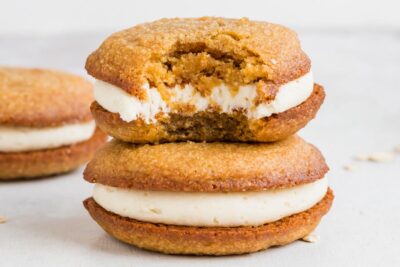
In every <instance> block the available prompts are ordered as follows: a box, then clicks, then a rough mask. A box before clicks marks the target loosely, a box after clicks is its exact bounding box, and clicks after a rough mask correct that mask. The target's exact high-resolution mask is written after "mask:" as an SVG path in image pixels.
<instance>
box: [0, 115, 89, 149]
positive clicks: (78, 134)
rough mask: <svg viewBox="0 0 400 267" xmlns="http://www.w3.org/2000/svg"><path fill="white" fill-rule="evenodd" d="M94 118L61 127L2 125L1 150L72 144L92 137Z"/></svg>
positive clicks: (44, 147)
mask: <svg viewBox="0 0 400 267" xmlns="http://www.w3.org/2000/svg"><path fill="white" fill-rule="evenodd" d="M95 128H96V124H95V122H94V121H93V120H91V121H89V122H85V123H77V124H70V125H63V126H59V127H46V128H31V127H12V126H0V152H22V151H32V150H40V149H49V148H56V147H61V146H64V145H71V144H75V143H79V142H82V141H86V140H88V139H90V138H91V137H92V135H93V133H94V131H95Z"/></svg>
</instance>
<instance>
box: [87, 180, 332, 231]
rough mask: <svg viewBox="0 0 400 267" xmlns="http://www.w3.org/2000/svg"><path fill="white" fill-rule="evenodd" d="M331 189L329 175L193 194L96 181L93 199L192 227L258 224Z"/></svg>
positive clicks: (126, 213)
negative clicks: (266, 187) (285, 184)
mask: <svg viewBox="0 0 400 267" xmlns="http://www.w3.org/2000/svg"><path fill="white" fill-rule="evenodd" d="M327 189H328V181H327V178H322V179H320V180H318V181H315V182H313V183H309V184H305V185H300V186H296V187H292V188H287V189H279V190H272V191H261V192H235V193H193V192H160V191H139V190H132V189H121V188H116V187H110V186H105V185H101V184H96V185H95V187H94V192H93V198H94V200H95V201H96V202H97V203H98V204H99V205H100V206H101V207H103V208H104V209H106V210H108V211H110V212H112V213H115V214H118V215H120V216H123V217H128V218H133V219H136V220H140V221H146V222H152V223H164V224H171V225H188V226H244V225H247V226H257V225H261V224H264V223H268V222H274V221H277V220H279V219H281V218H283V217H286V216H290V215H293V214H296V213H299V212H302V211H305V210H307V209H309V208H311V207H312V206H314V205H315V204H316V203H318V202H319V201H320V200H321V199H322V198H323V197H324V196H325V194H326V192H327Z"/></svg>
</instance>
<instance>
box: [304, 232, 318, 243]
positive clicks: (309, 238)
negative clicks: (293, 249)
mask: <svg viewBox="0 0 400 267" xmlns="http://www.w3.org/2000/svg"><path fill="white" fill-rule="evenodd" d="M319 239H320V236H319V235H316V234H312V233H311V234H308V235H306V236H304V237H303V238H302V239H301V240H303V241H305V242H308V243H315V242H317V241H319Z"/></svg>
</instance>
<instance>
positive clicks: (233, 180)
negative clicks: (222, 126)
mask: <svg viewBox="0 0 400 267" xmlns="http://www.w3.org/2000/svg"><path fill="white" fill-rule="evenodd" d="M327 171H328V166H327V165H326V163H325V160H324V157H323V156H322V155H321V153H320V152H319V151H318V149H317V148H315V147H314V146H313V145H311V144H309V143H307V142H305V141H304V140H303V139H301V138H300V137H298V136H291V137H288V138H287V139H285V140H283V141H279V142H274V143H257V144H255V143H252V144H247V143H193V142H187V143H184V142H182V143H166V144H160V145H135V144H129V143H124V142H121V141H118V140H113V141H111V142H109V143H107V144H106V145H105V146H103V148H101V149H100V150H99V151H98V152H97V153H96V155H95V156H94V158H93V160H92V161H91V162H89V164H88V165H87V167H86V169H85V171H84V177H85V179H86V180H87V181H89V182H93V183H100V184H104V185H108V186H113V187H120V188H133V189H139V190H154V191H187V192H238V191H239V192H240V191H261V190H270V189H278V188H288V187H292V186H296V185H300V184H305V183H310V182H313V181H315V180H318V179H320V178H322V177H324V175H325V173H326V172H327Z"/></svg>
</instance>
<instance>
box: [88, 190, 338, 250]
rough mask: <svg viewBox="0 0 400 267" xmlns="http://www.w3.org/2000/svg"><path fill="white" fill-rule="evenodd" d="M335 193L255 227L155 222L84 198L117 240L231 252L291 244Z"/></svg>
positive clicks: (325, 209)
mask: <svg viewBox="0 0 400 267" xmlns="http://www.w3.org/2000/svg"><path fill="white" fill-rule="evenodd" d="M333 198H334V196H333V192H332V190H331V189H329V190H328V192H327V193H326V195H325V197H324V198H323V199H322V200H321V201H320V202H318V203H317V204H316V205H314V206H313V207H312V208H310V209H308V210H306V211H303V212H300V213H298V214H294V215H291V216H288V217H285V218H283V219H281V220H279V221H276V222H272V223H267V224H264V225H261V226H256V227H191V226H177V225H165V224H153V223H149V222H142V221H137V220H134V219H130V218H126V217H121V216H119V215H116V214H114V213H111V212H108V211H106V210H105V209H103V208H102V207H101V206H100V205H98V204H97V203H96V202H95V201H94V199H93V198H88V199H86V200H85V201H84V205H85V207H86V209H87V210H88V211H89V213H90V215H91V216H92V218H93V219H94V220H95V221H96V222H97V223H98V224H99V225H100V226H101V227H102V228H103V229H104V230H105V231H106V232H107V233H108V234H110V235H112V236H113V237H115V238H116V239H118V240H120V241H123V242H126V243H129V244H132V245H134V246H137V247H139V248H143V249H147V250H152V251H157V252H162V253H166V254H193V255H231V254H244V253H251V252H256V251H259V250H263V249H267V248H269V247H272V246H281V245H286V244H288V243H291V242H293V241H295V240H297V239H300V238H302V237H304V236H306V235H308V234H309V233H311V232H312V231H313V230H314V229H315V228H316V227H317V225H318V223H319V221H320V220H321V218H322V216H323V215H325V214H326V213H327V212H328V211H329V209H330V207H331V205H332V202H333Z"/></svg>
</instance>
